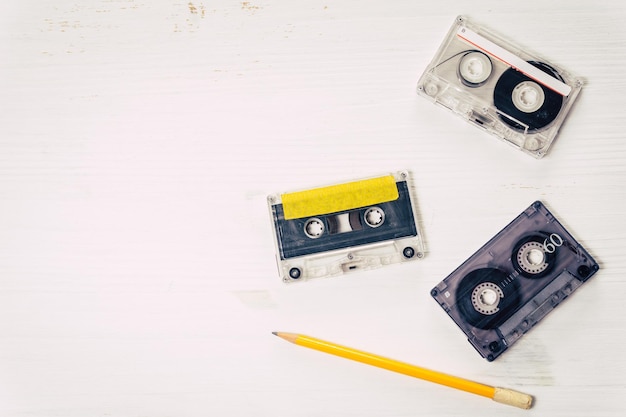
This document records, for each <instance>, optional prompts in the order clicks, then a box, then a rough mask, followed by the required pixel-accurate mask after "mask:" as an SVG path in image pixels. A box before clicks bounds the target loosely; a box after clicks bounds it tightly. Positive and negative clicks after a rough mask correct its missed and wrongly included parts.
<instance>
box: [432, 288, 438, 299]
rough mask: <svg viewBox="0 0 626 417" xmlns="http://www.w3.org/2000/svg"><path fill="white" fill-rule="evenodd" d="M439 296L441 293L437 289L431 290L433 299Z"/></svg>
mask: <svg viewBox="0 0 626 417" xmlns="http://www.w3.org/2000/svg"><path fill="white" fill-rule="evenodd" d="M437 294H439V291H437V289H436V288H433V289H432V290H430V295H432V296H433V297H435V296H437Z"/></svg>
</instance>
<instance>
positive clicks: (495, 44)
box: [417, 16, 583, 158]
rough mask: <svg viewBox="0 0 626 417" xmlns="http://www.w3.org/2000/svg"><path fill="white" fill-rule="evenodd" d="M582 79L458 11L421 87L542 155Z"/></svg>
mask: <svg viewBox="0 0 626 417" xmlns="http://www.w3.org/2000/svg"><path fill="white" fill-rule="evenodd" d="M582 85H583V83H582V80H580V79H578V78H575V77H574V76H572V75H570V74H569V73H567V72H566V71H565V70H563V69H561V68H559V67H557V66H556V65H553V64H550V63H548V62H546V60H544V59H542V58H538V57H536V56H533V55H531V54H529V53H527V52H525V51H524V50H523V49H522V48H521V47H519V46H515V45H513V44H511V43H509V42H506V41H504V40H502V39H500V38H498V37H497V36H495V35H493V34H491V33H490V32H488V31H487V30H486V29H484V28H482V27H480V26H478V25H476V24H473V23H471V22H470V21H469V20H468V19H467V18H466V17H463V16H459V17H457V19H456V21H455V23H454V25H453V26H452V28H451V29H450V32H449V33H448V36H447V37H446V38H445V40H444V41H443V44H442V45H441V47H440V48H439V50H438V51H437V54H436V55H435V57H434V59H433V60H432V62H431V63H430V64H429V66H428V67H427V68H426V70H425V71H424V74H423V75H422V76H421V78H420V80H419V82H418V88H417V91H418V93H419V94H420V95H422V96H424V97H426V98H427V99H428V100H430V101H432V102H435V103H437V104H440V105H442V106H444V107H446V108H448V109H449V110H451V111H452V112H454V113H455V114H458V115H459V116H461V117H463V118H464V119H466V120H468V121H469V122H470V123H472V124H474V125H476V126H478V127H481V128H483V129H485V130H486V131H487V132H489V133H491V134H493V135H495V136H497V137H499V138H500V139H503V140H505V141H506V142H508V143H509V144H512V145H514V146H515V147H517V148H519V149H521V150H522V151H524V152H526V153H528V154H530V155H532V156H534V157H536V158H541V157H543V156H544V155H545V154H546V152H547V151H548V148H549V147H550V145H551V144H552V142H553V141H554V139H555V137H556V135H557V133H558V131H559V128H560V127H561V125H562V124H563V122H564V120H565V117H566V116H567V114H568V112H569V111H570V109H571V107H572V104H573V103H574V101H575V99H576V97H577V95H578V93H579V92H580V90H581V88H582Z"/></svg>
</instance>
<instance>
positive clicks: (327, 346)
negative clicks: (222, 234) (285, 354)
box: [273, 332, 533, 409]
mask: <svg viewBox="0 0 626 417" xmlns="http://www.w3.org/2000/svg"><path fill="white" fill-rule="evenodd" d="M273 334H275V335H276V336H278V337H281V338H283V339H285V340H286V341H288V342H291V343H294V344H296V345H300V346H305V347H308V348H311V349H315V350H319V351H321V352H326V353H330V354H332V355H337V356H341V357H342V358H346V359H352V360H354V361H357V362H362V363H366V364H368V365H372V366H377V367H379V368H383V369H388V370H390V371H394V372H398V373H401V374H405V375H409V376H412V377H415V378H420V379H424V380H426V381H430V382H435V383H437V384H441V385H446V386H448V387H452V388H456V389H460V390H462V391H467V392H471V393H472V394H477V395H482V396H483V397H487V398H491V399H492V400H494V401H497V402H499V403H503V404H508V405H512V406H514V407H519V408H523V409H529V408H530V407H531V405H532V402H533V397H531V396H530V395H528V394H524V393H521V392H518V391H513V390H510V389H507V388H498V387H492V386H489V385H485V384H480V383H478V382H474V381H469V380H467V379H463V378H459V377H456V376H452V375H448V374H444V373H441V372H437V371H432V370H430V369H426V368H422V367H419V366H415V365H410V364H408V363H404V362H398V361H396V360H393V359H388V358H385V357H383V356H378V355H374V354H372V353H367V352H363V351H360V350H356V349H352V348H349V347H346V346H341V345H336V344H334V343H331V342H326V341H324V340H320V339H316V338H314V337H310V336H304V335H301V334H295V333H284V332H273Z"/></svg>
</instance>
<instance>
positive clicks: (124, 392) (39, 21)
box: [0, 0, 626, 417]
mask: <svg viewBox="0 0 626 417" xmlns="http://www.w3.org/2000/svg"><path fill="white" fill-rule="evenodd" d="M4 3H8V4H4ZM4 3H3V4H2V5H1V6H0V16H1V17H0V23H1V27H2V30H1V31H0V51H1V52H2V56H3V59H2V60H0V91H2V94H1V95H0V415H6V416H15V417H34V416H52V415H62V416H65V417H74V416H76V417H78V416H81V417H82V416H85V415H92V416H151V417H152V416H173V415H176V416H181V415H183V416H205V415H221V416H241V415H255V416H273V415H286V414H287V413H289V415H291V416H294V417H298V416H312V415H324V414H327V415H335V416H353V415H358V416H360V417H368V416H380V415H393V416H409V415H416V414H423V415H437V416H460V415H463V416H481V417H488V416H496V415H502V413H503V412H507V413H509V415H517V414H516V413H519V415H522V413H523V414H524V415H528V416H531V415H537V416H539V415H541V416H544V415H550V416H568V417H572V416H590V415H593V416H618V415H619V416H621V415H623V401H622V400H621V397H622V396H623V392H624V384H625V379H624V375H625V374H626V359H625V357H624V355H623V345H624V342H625V341H626V340H625V337H624V332H623V329H624V317H626V308H625V305H626V303H624V301H623V297H624V294H626V279H625V278H624V277H625V276H626V258H625V257H624V249H625V248H626V245H625V244H624V241H625V239H626V225H625V223H624V221H623V213H624V211H625V209H626V204H625V203H626V163H625V162H626V161H625V158H626V141H625V140H624V132H625V131H626V121H625V119H624V117H623V109H624V106H623V92H624V90H625V87H626V81H625V78H624V75H623V71H622V68H623V67H624V63H625V62H624V57H625V56H626V53H625V52H626V51H625V47H624V45H626V29H625V28H624V25H623V21H624V17H626V8H625V6H624V3H623V2H621V1H610V2H605V3H602V4H599V3H597V2H584V1H578V2H572V1H563V0H559V1H554V2H550V3H546V2H540V1H534V0H531V1H526V2H522V3H518V4H516V6H515V9H514V10H513V11H512V10H511V7H510V5H509V4H505V3H503V2H499V1H491V0H478V1H475V2H473V3H472V5H471V7H470V5H469V4H468V3H467V2H461V1H457V0H449V1H443V2H434V3H424V2H410V1H397V2H389V3H388V4H387V3H386V4H384V5H383V4H382V3H379V2H363V1H355V0H346V1H343V2H323V1H318V0H310V1H306V2H290V1H286V0H265V1H247V2H240V1H226V0H218V1H212V2H208V1H191V2H189V1H174V0H158V1H151V2H146V1H138V0H137V1H133V0H85V1H81V2H75V1H69V0H57V1H34V0H26V1H20V2H4ZM336 3H338V4H336ZM538 10H540V12H538ZM461 13H463V14H467V15H469V16H471V17H472V18H473V19H474V20H475V21H477V22H480V23H482V24H484V25H485V26H488V27H490V28H491V29H493V30H494V31H496V32H498V33H501V34H503V35H505V36H506V37H507V38H509V39H515V40H517V41H518V43H520V44H521V45H523V46H527V47H529V48H530V49H531V50H533V51H536V52H538V53H540V54H541V55H542V56H546V57H549V58H550V59H551V60H553V62H555V63H557V64H559V65H561V66H563V67H565V68H567V69H568V70H571V71H572V72H574V73H576V74H578V75H580V76H582V77H583V78H584V79H585V81H586V85H585V87H584V88H583V91H582V93H581V95H580V97H579V98H578V101H577V103H576V105H575V107H574V109H573V111H572V112H571V114H570V116H569V117H568V120H567V121H566V123H565V124H564V126H563V129H562V131H561V133H560V135H559V137H558V139H557V140H556V142H555V144H554V145H553V147H552V148H551V150H550V153H549V154H548V156H547V157H546V158H544V159H542V160H534V159H533V158H530V157H529V156H527V155H524V154H523V153H521V152H518V151H516V150H515V149H513V148H511V147H509V146H507V145H506V144H504V143H502V142H500V141H498V140H496V139H494V138H492V137H490V136H488V135H486V134H485V133H483V132H481V131H480V130H479V129H475V128H473V127H471V126H469V125H468V124H467V123H465V122H463V121H462V120H460V119H459V118H455V117H453V116H452V115H450V114H449V113H448V112H446V111H444V110H443V109H441V108H439V107H436V106H433V105H431V104H430V103H428V102H426V100H423V99H422V98H420V97H418V96H417V95H416V94H415V85H416V82H417V79H418V78H419V75H420V74H421V72H422V71H423V69H424V68H425V67H426V65H427V64H428V62H429V61H430V59H431V58H432V56H433V54H434V53H435V51H436V50H437V48H438V47H439V44H440V42H441V40H442V39H443V37H444V36H445V33H446V31H447V30H448V28H449V26H450V24H451V23H452V21H453V19H454V17H455V16H456V15H457V14H461ZM405 168H406V169H409V170H410V171H411V172H412V174H413V176H414V179H415V183H416V189H417V190H416V191H417V196H418V203H417V204H418V211H419V215H420V226H421V228H422V229H423V231H424V234H425V239H426V244H427V255H426V257H425V258H424V260H422V261H420V262H415V263H411V264H410V265H398V266H391V267H389V268H384V269H380V270H376V271H370V272H365V273H358V274H357V273H355V274H352V275H349V276H345V277H340V278H333V279H328V280H319V281H318V282H310V283H307V284H305V285H293V286H284V285H283V284H282V282H280V280H279V279H278V276H277V271H276V265H275V261H274V253H273V245H272V238H271V230H270V221H269V217H268V210H267V205H266V200H265V198H266V196H267V195H268V194H270V193H274V192H280V191H288V190H294V189H303V188H308V187H312V186H317V185H320V184H332V183H336V182H338V181H343V180H352V179H358V178H364V177H368V176H371V175H378V174H381V173H385V172H390V171H395V170H398V169H405ZM537 199H541V200H542V201H544V202H545V203H546V205H548V207H549V208H550V209H551V210H552V211H553V212H554V213H555V214H556V215H557V216H558V217H559V218H561V219H562V220H563V223H564V225H565V226H566V227H567V228H568V229H569V231H570V232H571V233H572V234H573V235H574V236H575V237H577V238H578V240H579V241H580V242H581V243H582V244H583V245H585V246H586V247H587V248H588V249H589V250H590V252H591V253H592V255H593V256H594V257H596V259H597V260H598V261H599V263H600V264H601V267H602V269H601V271H600V272H599V273H598V274H597V275H596V276H595V277H594V278H593V280H592V281H591V282H589V283H588V284H586V285H585V287H583V288H581V289H580V290H579V291H577V292H576V293H575V294H574V295H573V296H572V297H571V298H570V299H568V300H567V301H566V302H564V303H563V304H562V305H561V306H559V307H558V308H557V309H556V310H555V311H554V312H553V313H552V314H551V315H550V316H549V317H548V318H546V320H545V321H544V322H542V323H541V324H540V325H539V326H537V327H536V328H535V329H533V330H532V331H531V332H529V333H528V334H527V335H525V336H524V338H523V339H522V340H521V341H520V342H518V343H517V344H516V345H515V346H514V347H513V348H512V349H511V350H510V351H509V352H507V353H506V354H505V355H503V356H502V357H501V358H499V359H498V360H497V361H496V362H494V363H487V362H485V361H483V360H482V359H480V357H479V356H478V355H477V354H476V352H474V351H473V349H472V348H471V346H470V345H469V344H468V343H467V341H466V340H465V339H464V337H463V335H462V333H461V332H460V331H459V330H458V329H457V328H456V326H455V325H454V324H453V323H452V322H451V320H449V318H448V317H446V315H445V314H444V313H443V312H442V311H440V309H439V308H438V307H437V305H436V304H435V303H434V302H433V300H432V299H431V297H430V296H429V291H430V289H431V288H432V287H433V286H434V285H435V284H436V283H437V282H439V281H440V280H441V279H443V278H444V277H445V276H446V275H447V274H449V273H450V272H451V271H452V270H453V269H454V268H456V266H458V265H459V264H460V263H461V262H463V261H464V260H465V259H466V258H467V257H468V256H469V255H470V254H471V253H473V252H474V251H475V250H476V249H477V248H479V247H480V245H482V244H483V243H484V242H486V241H487V239H489V238H490V237H492V236H493V235H494V234H495V233H496V232H498V231H499V230H500V229H501V228H502V227H504V226H505V225H506V224H507V223H508V222H509V221H510V220H511V219H512V218H513V217H514V216H516V215H517V214H518V213H519V212H521V211H522V210H523V209H524V208H525V207H527V206H528V205H529V204H530V203H531V202H532V201H534V200H537ZM275 329H285V330H291V331H298V332H303V333H308V334H314V335H317V336H319V337H322V338H324V339H328V340H336V341H337V342H342V343H345V344H347V345H350V346H355V347H357V348H359V349H363V350H367V351H371V352H376V353H379V354H382V355H385V356H388V357H393V358H396V359H398V360H402V361H406V362H410V363H419V364H423V365H424V366H427V367H429V368H432V369H438V370H441V371H442V372H448V373H451V374H454V375H459V376H463V377H466V378H469V379H474V380H479V381H482V382H485V383H488V384H491V385H495V386H506V387H509V388H512V389H516V390H519V391H523V392H528V393H529V394H532V395H533V397H534V398H535V400H536V402H535V405H534V406H533V408H532V409H531V410H529V411H522V410H511V409H508V408H506V407H503V406H501V405H499V404H496V403H489V402H488V403H487V404H485V402H484V401H483V400H482V399H480V398H473V396H471V395H465V394H464V393H456V392H450V390H446V389H441V388H440V387H437V386H431V385H430V384H427V383H421V382H420V381H414V380H412V379H410V378H404V377H402V376H398V375H393V374H391V373H385V372H384V371H378V370H376V369H371V368H369V367H365V366H362V365H359V364H355V363H347V362H348V361H342V360H341V359H337V358H332V357H328V355H321V354H320V355H316V354H315V353H312V352H307V351H300V350H297V349H293V347H292V346H289V345H287V344H282V343H280V341H277V340H276V338H273V337H272V336H271V334H270V332H271V331H272V330H275ZM340 335H341V336H342V338H338V336H340ZM346 335H350V339H349V340H346V339H345V337H346Z"/></svg>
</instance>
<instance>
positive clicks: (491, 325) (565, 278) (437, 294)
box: [431, 201, 599, 361]
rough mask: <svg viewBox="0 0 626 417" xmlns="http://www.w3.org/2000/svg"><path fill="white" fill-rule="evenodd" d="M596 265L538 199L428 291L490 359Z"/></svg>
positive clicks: (576, 284) (574, 286)
mask: <svg viewBox="0 0 626 417" xmlns="http://www.w3.org/2000/svg"><path fill="white" fill-rule="evenodd" d="M598 269H599V266H598V264H597V263H596V262H595V261H594V259H593V258H592V257H591V255H589V253H587V251H586V250H585V249H584V248H583V247H582V246H581V245H580V244H579V243H578V242H576V240H575V239H574V238H573V237H572V235H570V234H569V233H568V232H567V230H565V228H564V227H563V226H562V225H561V224H560V223H559V221H558V220H557V219H556V218H555V217H554V216H553V215H552V213H550V212H549V211H548V209H546V207H545V206H544V205H543V204H542V203H541V202H539V201H536V202H534V203H533V204H532V205H531V206H530V207H529V208H528V209H526V210H525V211H524V212H523V213H522V214H520V215H519V216H518V217H517V218H516V219H515V220H513V221H512V222H511V223H510V224H509V225H508V226H507V227H505V228H504V229H503V230H502V231H500V232H499V233H498V234H497V235H496V236H494V237H493V238H492V239H491V240H490V241H489V242H487V243H486V244H485V245H484V246H483V247H482V248H480V249H479V250H478V251H477V252H476V253H475V254H473V255H472V256H471V257H470V258H469V259H468V260H467V261H465V262H463V264H462V265H461V266H459V267H458V268H457V269H456V270H455V271H454V272H452V273H451V274H450V275H449V276H448V277H447V278H446V279H444V280H443V281H442V282H440V283H439V284H438V285H437V286H436V287H435V288H433V290H432V291H431V295H432V296H433V297H434V298H435V300H436V301H437V302H438V303H439V304H440V305H441V306H442V307H443V309H444V310H445V311H446V312H447V313H448V315H449V316H450V317H451V318H452V319H453V320H454V322H455V323H456V324H457V325H458V326H459V327H460V328H461V330H463V332H465V334H466V335H467V337H468V339H469V341H470V343H471V344H472V345H473V346H474V347H475V348H476V350H477V351H478V353H480V354H481V355H482V356H483V357H484V358H486V359H487V360H489V361H492V360H494V359H495V358H497V357H498V356H500V355H501V354H502V353H503V352H504V351H505V350H507V349H508V348H509V347H510V346H511V345H512V344H513V343H515V342H516V341H517V340H518V339H519V338H520V337H521V336H522V335H523V334H524V333H526V332H527V331H528V330H530V328H532V327H533V326H534V325H535V324H537V323H538V322H539V321H540V320H541V319H542V318H544V317H545V316H546V315H547V314H548V313H550V312H551V311H552V310H553V309H554V308H556V306H557V305H559V304H560V303H561V302H562V301H563V300H564V299H565V298H567V297H568V296H569V295H570V294H571V293H572V292H574V291H576V289H578V288H579V287H580V286H581V285H582V284H584V283H585V282H586V281H587V280H588V279H589V278H591V277H592V276H593V275H594V274H595V273H596V271H598Z"/></svg>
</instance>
